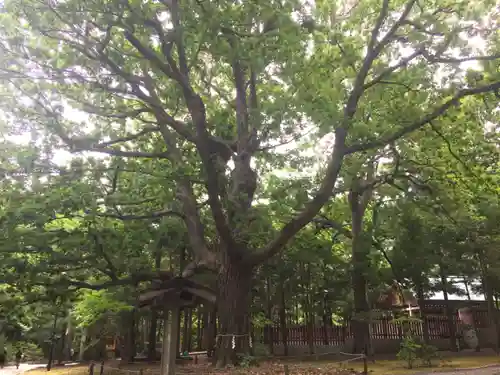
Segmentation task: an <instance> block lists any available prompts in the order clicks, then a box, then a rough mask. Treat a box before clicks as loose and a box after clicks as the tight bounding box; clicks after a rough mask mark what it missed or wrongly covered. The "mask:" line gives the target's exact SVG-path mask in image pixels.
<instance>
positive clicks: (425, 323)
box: [417, 280, 431, 344]
mask: <svg viewBox="0 0 500 375" xmlns="http://www.w3.org/2000/svg"><path fill="white" fill-rule="evenodd" d="M417 298H418V306H419V307H420V318H421V319H422V334H423V337H424V342H425V343H426V344H429V343H430V341H431V340H430V337H429V321H428V320H427V313H426V311H425V297H424V287H423V285H422V280H419V281H418V282H417Z"/></svg>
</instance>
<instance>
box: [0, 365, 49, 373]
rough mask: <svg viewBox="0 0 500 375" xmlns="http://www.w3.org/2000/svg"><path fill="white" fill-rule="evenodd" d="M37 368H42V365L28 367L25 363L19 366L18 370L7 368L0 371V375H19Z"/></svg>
mask: <svg viewBox="0 0 500 375" xmlns="http://www.w3.org/2000/svg"><path fill="white" fill-rule="evenodd" d="M39 367H44V365H29V364H27V363H21V366H19V370H17V369H16V366H7V367H4V368H3V369H0V375H20V374H22V373H23V372H25V371H28V370H32V369H34V368H39Z"/></svg>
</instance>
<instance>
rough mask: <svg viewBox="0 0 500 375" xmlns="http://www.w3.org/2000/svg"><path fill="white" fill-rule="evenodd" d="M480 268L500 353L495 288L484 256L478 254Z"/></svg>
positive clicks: (489, 314) (496, 346) (496, 345)
mask: <svg viewBox="0 0 500 375" xmlns="http://www.w3.org/2000/svg"><path fill="white" fill-rule="evenodd" d="M478 259H479V266H480V269H481V281H482V284H483V293H484V296H485V298H486V305H487V308H488V319H489V321H490V326H491V328H492V329H493V330H494V332H495V333H496V334H495V342H494V345H495V350H496V352H497V353H500V329H499V324H498V317H497V311H496V309H495V302H494V300H493V288H492V286H491V280H490V277H489V270H488V265H487V262H486V260H485V259H484V255H483V254H482V253H480V252H478Z"/></svg>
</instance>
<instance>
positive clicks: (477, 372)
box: [415, 366, 500, 375]
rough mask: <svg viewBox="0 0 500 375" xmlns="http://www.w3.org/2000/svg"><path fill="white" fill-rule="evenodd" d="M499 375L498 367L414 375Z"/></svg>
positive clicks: (499, 369) (499, 368)
mask: <svg viewBox="0 0 500 375" xmlns="http://www.w3.org/2000/svg"><path fill="white" fill-rule="evenodd" d="M438 374H442V375H500V367H499V366H495V367H484V368H478V369H469V370H450V371H445V372H419V373H418V374H415V375H438Z"/></svg>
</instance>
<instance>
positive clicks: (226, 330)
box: [215, 258, 253, 368]
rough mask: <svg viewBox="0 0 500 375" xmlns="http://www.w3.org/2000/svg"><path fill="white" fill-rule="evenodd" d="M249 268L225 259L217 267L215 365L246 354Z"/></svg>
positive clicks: (247, 346) (251, 272)
mask: <svg viewBox="0 0 500 375" xmlns="http://www.w3.org/2000/svg"><path fill="white" fill-rule="evenodd" d="M252 274H253V269H252V267H249V266H248V265H247V264H244V263H239V262H237V261H234V260H233V259H229V258H226V259H225V260H224V261H223V264H222V265H221V267H220V269H219V275H218V299H217V311H218V313H219V323H220V329H219V335H218V337H217V349H216V353H215V354H216V366H217V367H219V368H220V367H224V366H226V365H228V364H231V363H232V364H237V363H238V356H239V355H244V354H248V353H249V334H250V332H249V331H248V327H249V325H248V324H247V323H248V322H247V320H248V318H249V317H248V310H249V304H250V295H251V293H250V292H251V287H252Z"/></svg>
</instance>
